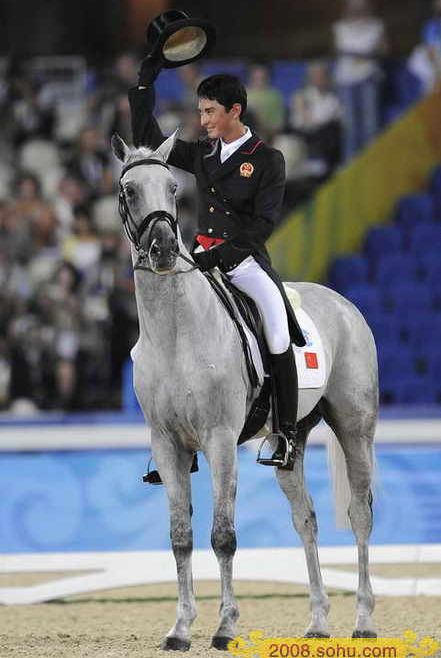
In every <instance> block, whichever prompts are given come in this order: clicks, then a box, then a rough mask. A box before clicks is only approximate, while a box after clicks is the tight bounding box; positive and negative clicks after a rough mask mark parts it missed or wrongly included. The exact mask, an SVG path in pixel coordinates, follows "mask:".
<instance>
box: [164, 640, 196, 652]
mask: <svg viewBox="0 0 441 658" xmlns="http://www.w3.org/2000/svg"><path fill="white" fill-rule="evenodd" d="M161 649H162V650H163V651H188V650H189V649H190V641H189V640H181V639H180V638H179V637H166V638H165V640H164V642H163V643H162V644H161Z"/></svg>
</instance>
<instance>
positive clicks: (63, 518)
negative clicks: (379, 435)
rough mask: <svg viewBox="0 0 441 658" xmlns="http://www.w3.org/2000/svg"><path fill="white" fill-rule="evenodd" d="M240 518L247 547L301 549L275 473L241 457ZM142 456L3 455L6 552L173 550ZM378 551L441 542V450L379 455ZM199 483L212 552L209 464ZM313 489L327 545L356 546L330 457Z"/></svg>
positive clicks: (314, 477)
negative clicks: (340, 506)
mask: <svg viewBox="0 0 441 658" xmlns="http://www.w3.org/2000/svg"><path fill="white" fill-rule="evenodd" d="M239 455H240V458H239V461H240V466H239V489H238V503H237V515H236V528H237V534H238V545H239V546H240V547H241V548H250V547H273V546H299V545H300V542H299V539H298V537H297V534H296V532H295V531H294V529H293V527H292V523H291V514H290V509H289V505H288V501H287V500H286V498H285V496H284V494H283V493H282V491H281V490H280V488H279V486H278V484H277V481H276V479H275V476H274V473H273V469H271V468H268V467H262V466H259V465H257V464H256V463H255V461H254V456H253V454H252V453H250V451H248V450H247V449H244V448H241V449H239ZM148 458H149V455H148V453H146V452H145V451H143V450H95V451H83V452H81V451H78V452H65V451H63V452H44V453H0V552H2V553H18V552H47V551H56V552H58V551H103V550H157V549H168V548H169V518H168V506H167V498H166V494H165V490H164V488H163V487H152V486H150V485H145V484H143V483H142V481H141V476H142V474H143V472H144V471H145V470H146V464H147V461H148ZM377 460H378V483H377V489H376V492H375V505H374V514H375V519H374V532H373V535H372V543H375V544H401V543H430V542H441V488H440V484H439V483H440V482H441V449H440V447H437V446H412V447H410V446H396V445H394V446H381V447H380V448H379V449H377ZM199 462H200V472H199V473H195V474H194V475H192V486H193V507H194V516H193V528H194V545H195V548H208V547H209V546H210V533H211V519H212V505H211V482H210V474H209V471H208V467H207V464H206V462H205V460H204V458H203V457H200V460H199ZM305 472H306V481H307V485H308V488H309V491H310V493H311V495H312V498H313V501H314V505H315V509H316V513H317V519H318V524H319V544H320V545H322V546H326V545H344V544H353V543H354V538H353V535H352V533H351V532H350V531H341V530H336V529H335V525H334V511H333V507H332V493H331V487H330V476H329V474H328V468H327V463H326V454H325V450H324V449H323V448H321V447H310V448H309V449H308V451H307V456H306V464H305Z"/></svg>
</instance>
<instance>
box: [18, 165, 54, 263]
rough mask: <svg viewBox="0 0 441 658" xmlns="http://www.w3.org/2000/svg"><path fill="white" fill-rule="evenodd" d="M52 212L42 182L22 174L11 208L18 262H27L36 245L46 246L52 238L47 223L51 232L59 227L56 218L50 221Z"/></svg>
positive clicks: (32, 176) (29, 175) (31, 175)
mask: <svg viewBox="0 0 441 658" xmlns="http://www.w3.org/2000/svg"><path fill="white" fill-rule="evenodd" d="M50 212H51V211H50V208H49V206H48V204H47V203H46V202H45V201H44V199H43V198H42V194H41V184H40V181H39V179H38V178H37V177H36V176H35V175H34V174H30V173H27V172H22V173H21V174H19V175H18V176H17V178H16V180H15V182H14V184H13V200H12V203H11V205H10V208H9V227H10V228H11V231H10V233H9V236H10V239H11V244H10V247H11V249H12V251H13V253H14V255H15V257H16V258H18V259H20V260H25V261H26V260H28V259H29V258H30V256H31V255H32V253H33V251H34V250H35V249H36V247H37V245H39V246H43V245H44V243H45V241H46V238H48V237H49V234H48V231H47V228H48V220H49V224H50V226H49V230H52V229H53V230H55V225H56V222H55V221H54V220H55V218H54V216H53V214H52V215H51V216H50V217H49V215H50ZM45 227H46V228H45ZM43 234H45V236H46V238H44V237H43Z"/></svg>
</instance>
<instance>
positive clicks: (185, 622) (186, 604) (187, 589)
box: [152, 431, 196, 651]
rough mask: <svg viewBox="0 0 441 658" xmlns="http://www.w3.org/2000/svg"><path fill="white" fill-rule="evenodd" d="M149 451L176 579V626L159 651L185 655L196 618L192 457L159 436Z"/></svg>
mask: <svg viewBox="0 0 441 658" xmlns="http://www.w3.org/2000/svg"><path fill="white" fill-rule="evenodd" d="M152 448H153V456H154V459H155V462H156V464H157V466H158V470H159V474H160V476H161V479H162V481H163V482H164V484H165V487H166V490H167V496H168V501H169V509H170V537H171V544H172V549H173V553H174V556H175V560H176V569H177V575H178V605H177V615H176V623H175V624H174V626H172V628H171V629H170V630H169V632H168V633H167V635H166V637H165V639H164V641H163V643H162V645H161V648H162V649H165V650H170V649H172V650H177V651H188V650H189V649H190V643H191V632H190V627H191V624H192V623H193V621H194V620H195V618H196V603H195V598H194V593H193V576H192V570H191V554H192V551H193V532H192V528H191V514H192V512H191V486H190V467H191V463H192V459H193V453H191V452H188V451H186V450H184V448H183V447H182V446H179V445H177V444H176V442H174V441H173V440H169V439H168V438H167V437H166V436H163V435H156V436H155V435H154V432H153V431H152Z"/></svg>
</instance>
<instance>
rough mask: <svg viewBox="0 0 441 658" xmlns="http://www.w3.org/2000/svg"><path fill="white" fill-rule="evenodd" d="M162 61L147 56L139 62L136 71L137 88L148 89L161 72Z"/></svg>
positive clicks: (158, 58)
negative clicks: (139, 64)
mask: <svg viewBox="0 0 441 658" xmlns="http://www.w3.org/2000/svg"><path fill="white" fill-rule="evenodd" d="M162 64H163V61H162V59H161V58H160V57H153V56H152V55H147V57H144V59H143V60H142V62H141V66H140V68H139V71H138V87H148V86H149V85H151V84H152V83H153V82H154V81H155V80H156V78H157V77H158V75H159V72H160V71H161V68H162Z"/></svg>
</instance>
